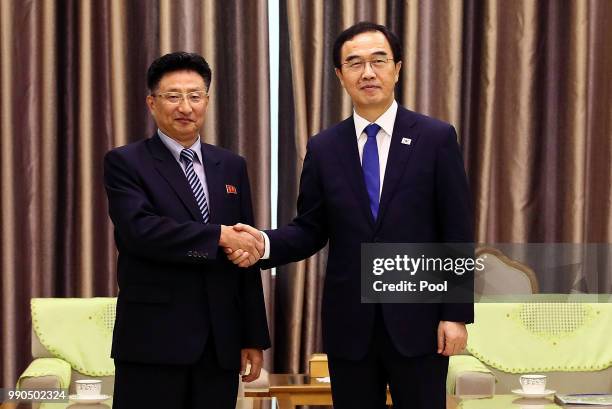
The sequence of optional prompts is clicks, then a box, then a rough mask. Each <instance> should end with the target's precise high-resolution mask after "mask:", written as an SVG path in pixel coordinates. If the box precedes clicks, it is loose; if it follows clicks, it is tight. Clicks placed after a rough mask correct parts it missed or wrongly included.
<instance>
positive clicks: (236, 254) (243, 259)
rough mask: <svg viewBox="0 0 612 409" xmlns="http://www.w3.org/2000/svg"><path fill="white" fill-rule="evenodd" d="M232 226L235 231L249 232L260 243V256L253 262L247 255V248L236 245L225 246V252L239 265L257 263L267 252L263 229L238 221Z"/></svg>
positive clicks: (244, 265)
mask: <svg viewBox="0 0 612 409" xmlns="http://www.w3.org/2000/svg"><path fill="white" fill-rule="evenodd" d="M232 228H233V229H234V231H236V232H238V233H241V234H249V235H250V236H251V237H253V239H255V240H256V241H257V243H258V244H259V245H260V246H258V247H257V249H258V250H260V251H259V254H260V256H259V257H258V258H257V260H255V261H254V262H251V261H252V259H250V258H249V257H247V256H248V253H247V252H246V251H245V249H242V248H239V247H238V248H236V247H226V248H225V254H227V258H228V259H229V260H230V261H231V262H232V263H234V264H236V265H237V266H239V267H250V266H252V265H253V264H254V263H256V262H257V261H258V260H259V259H260V258H261V257H263V255H264V253H265V240H264V238H263V234H262V233H261V231H259V230H257V229H256V228H255V227H252V226H249V225H248V224H242V223H238V224H235V225H234V226H233V227H232Z"/></svg>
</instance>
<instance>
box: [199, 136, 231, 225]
mask: <svg viewBox="0 0 612 409" xmlns="http://www.w3.org/2000/svg"><path fill="white" fill-rule="evenodd" d="M201 147H202V160H203V162H204V172H205V173H206V185H207V186H208V208H209V210H210V223H214V224H220V221H221V220H223V217H222V215H221V212H222V211H223V209H224V207H223V206H222V205H221V203H222V200H223V198H224V197H225V195H226V194H227V192H226V191H225V186H224V183H223V174H222V171H221V159H220V158H219V157H218V156H217V155H216V154H215V151H214V150H213V149H211V146H210V145H208V144H206V143H202V144H201Z"/></svg>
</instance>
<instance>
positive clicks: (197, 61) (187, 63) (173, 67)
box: [147, 51, 212, 92]
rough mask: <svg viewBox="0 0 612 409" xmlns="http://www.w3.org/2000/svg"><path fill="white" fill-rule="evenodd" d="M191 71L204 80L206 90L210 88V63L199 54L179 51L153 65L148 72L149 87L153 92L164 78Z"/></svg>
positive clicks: (161, 58)
mask: <svg viewBox="0 0 612 409" xmlns="http://www.w3.org/2000/svg"><path fill="white" fill-rule="evenodd" d="M182 70H189V71H195V72H197V73H198V74H200V76H201V77H202V78H203V79H204V84H205V85H206V90H208V89H209V87H210V81H211V78H212V71H211V70H210V67H209V66H208V63H207V62H206V60H205V59H204V57H202V56H201V55H199V54H195V53H186V52H184V51H177V52H174V53H170V54H166V55H162V56H161V57H159V58H157V59H156V60H155V61H153V62H152V63H151V65H150V66H149V69H148V70H147V87H148V88H149V91H150V92H153V91H154V90H155V89H156V88H157V86H158V85H159V81H161V79H162V77H163V76H164V75H165V74H167V73H169V72H174V71H182Z"/></svg>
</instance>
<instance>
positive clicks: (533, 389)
mask: <svg viewBox="0 0 612 409" xmlns="http://www.w3.org/2000/svg"><path fill="white" fill-rule="evenodd" d="M519 382H520V383H521V388H523V392H526V393H542V392H544V391H545V390H546V375H521V377H520V378H519Z"/></svg>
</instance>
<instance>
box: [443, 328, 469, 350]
mask: <svg viewBox="0 0 612 409" xmlns="http://www.w3.org/2000/svg"><path fill="white" fill-rule="evenodd" d="M467 335H468V334H467V329H465V324H464V323H462V322H453V321H440V324H438V353H439V354H442V355H445V356H451V355H457V354H458V353H459V352H461V351H463V350H464V349H465V346H466V345H467Z"/></svg>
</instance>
